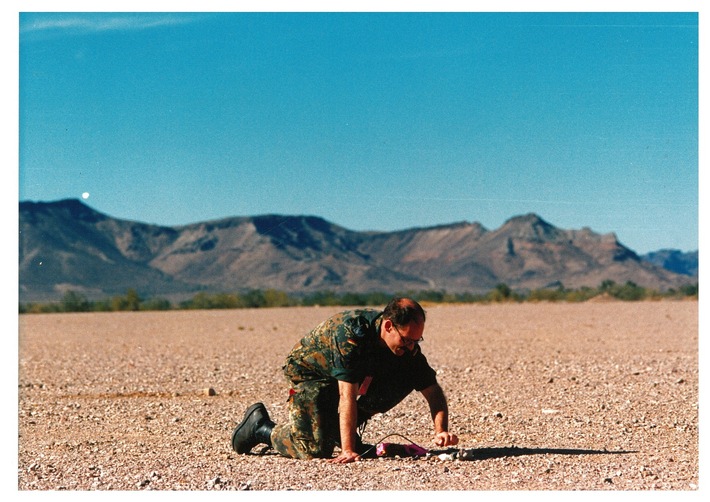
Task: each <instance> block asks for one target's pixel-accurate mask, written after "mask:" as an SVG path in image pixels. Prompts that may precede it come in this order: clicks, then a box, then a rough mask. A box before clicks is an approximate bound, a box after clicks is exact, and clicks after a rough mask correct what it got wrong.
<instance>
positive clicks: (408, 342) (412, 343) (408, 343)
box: [392, 323, 424, 350]
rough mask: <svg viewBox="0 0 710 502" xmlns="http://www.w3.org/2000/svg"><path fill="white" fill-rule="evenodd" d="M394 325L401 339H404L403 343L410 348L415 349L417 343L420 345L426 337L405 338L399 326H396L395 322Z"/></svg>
mask: <svg viewBox="0 0 710 502" xmlns="http://www.w3.org/2000/svg"><path fill="white" fill-rule="evenodd" d="M392 327H393V328H394V330H395V331H396V332H397V334H398V335H399V339H400V340H402V343H403V344H404V346H405V347H407V348H408V349H409V350H413V349H414V347H416V346H417V345H419V344H420V343H422V342H423V341H424V337H421V338H420V339H419V340H412V339H410V338H404V337H403V336H402V333H400V332H399V330H398V329H397V326H395V325H394V323H393V324H392Z"/></svg>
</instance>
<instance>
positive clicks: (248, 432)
mask: <svg viewBox="0 0 710 502" xmlns="http://www.w3.org/2000/svg"><path fill="white" fill-rule="evenodd" d="M274 425H276V424H274V422H272V421H271V419H270V418H269V414H268V413H267V412H266V407H264V405H263V404H262V403H256V404H252V405H251V406H250V407H249V408H247V411H246V413H245V414H244V419H243V420H242V423H240V424H239V425H238V426H237V428H236V429H234V432H232V449H233V450H234V451H236V452H237V453H249V452H250V451H251V449H252V448H254V447H255V446H256V445H258V444H261V443H264V444H266V445H268V446H271V431H272V430H273V428H274Z"/></svg>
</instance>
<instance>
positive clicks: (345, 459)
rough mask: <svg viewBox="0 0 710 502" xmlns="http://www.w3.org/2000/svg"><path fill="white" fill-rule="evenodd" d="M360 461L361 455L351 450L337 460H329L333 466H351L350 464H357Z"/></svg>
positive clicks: (336, 458) (342, 453) (341, 453)
mask: <svg viewBox="0 0 710 502" xmlns="http://www.w3.org/2000/svg"><path fill="white" fill-rule="evenodd" d="M359 460H360V455H358V454H357V453H355V452H354V451H350V450H343V451H342V452H340V455H338V456H337V457H335V458H331V459H328V462H330V463H331V464H349V463H350V462H357V461H359Z"/></svg>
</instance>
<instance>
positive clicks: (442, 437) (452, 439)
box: [434, 432, 459, 446]
mask: <svg viewBox="0 0 710 502" xmlns="http://www.w3.org/2000/svg"><path fill="white" fill-rule="evenodd" d="M458 443H459V438H458V437H457V436H456V434H451V433H450V432H439V433H438V434H437V435H436V436H434V444H436V445H437V446H453V445H455V444H458Z"/></svg>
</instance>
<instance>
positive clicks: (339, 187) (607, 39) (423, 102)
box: [19, 12, 699, 253]
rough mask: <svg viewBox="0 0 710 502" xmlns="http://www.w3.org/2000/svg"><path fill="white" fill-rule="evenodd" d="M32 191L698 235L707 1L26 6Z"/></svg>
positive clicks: (120, 212) (389, 225)
mask: <svg viewBox="0 0 710 502" xmlns="http://www.w3.org/2000/svg"><path fill="white" fill-rule="evenodd" d="M19 35H20V43H19V56H20V57H19V64H20V69H19V77H20V78H19V140H20V144H19V145H20V148H19V199H20V200H35V201H38V200H41V201H52V200H58V199H63V198H80V199H81V198H82V194H88V198H86V199H85V202H86V203H87V204H89V205H90V206H91V207H93V208H95V209H96V210H98V211H101V212H104V213H106V214H108V215H110V216H113V217H117V218H122V219H129V220H136V221H142V222H146V223H156V224H162V225H180V224H187V223H193V222H197V221H204V220H211V219H218V218H223V217H228V216H251V215H257V214H265V213H280V214H309V215H317V216H321V217H324V218H326V219H328V220H330V221H332V222H333V223H336V224H339V225H342V226H344V227H346V228H349V229H352V230H398V229H404V228H410V227H419V226H430V225H437V224H445V223H452V222H457V221H463V220H465V221H472V222H473V221H477V222H480V223H481V224H483V225H484V226H485V227H487V228H489V229H491V230H492V229H495V228H498V227H499V226H500V225H502V224H503V223H504V222H505V221H506V220H507V219H509V218H511V217H513V216H516V215H520V214H525V213H529V212H534V213H537V214H538V215H540V216H541V217H542V218H544V219H545V220H547V221H549V222H550V223H552V224H553V225H555V226H557V227H560V228H566V229H578V228H582V227H590V228H591V229H592V230H594V231H596V232H599V233H606V232H615V233H616V234H617V236H618V238H619V240H620V241H621V242H622V243H623V244H625V245H627V246H629V247H630V248H631V249H633V250H634V251H637V252H639V253H645V252H648V251H652V250H657V249H661V248H676V249H682V250H685V251H690V250H696V249H698V198H699V197H698V189H699V186H698V16H697V14H695V13H611V14H603V13H571V12H570V13H550V14H548V13H512V12H511V13H475V12H474V13H451V14H449V13H430V14H423V13H392V14H390V13H371V14H365V13H343V14H337V13H290V14H288V13H286V14H279V13H264V14H251V13H157V14H149V13H126V14H117V13H96V14H82V13H64V14H58V13H26V14H21V15H20V17H19Z"/></svg>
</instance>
